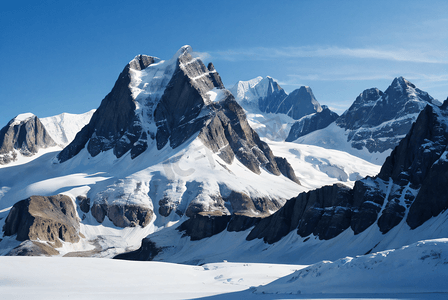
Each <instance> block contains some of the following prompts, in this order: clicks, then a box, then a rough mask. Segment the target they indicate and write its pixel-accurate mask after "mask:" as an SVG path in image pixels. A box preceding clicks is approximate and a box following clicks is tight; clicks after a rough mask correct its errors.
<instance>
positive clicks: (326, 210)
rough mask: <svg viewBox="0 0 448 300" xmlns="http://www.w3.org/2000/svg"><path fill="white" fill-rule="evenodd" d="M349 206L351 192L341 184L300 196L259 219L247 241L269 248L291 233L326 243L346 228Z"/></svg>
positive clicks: (351, 201)
mask: <svg viewBox="0 0 448 300" xmlns="http://www.w3.org/2000/svg"><path fill="white" fill-rule="evenodd" d="M352 203H353V193H352V191H351V190H350V188H348V187H346V186H344V185H341V184H336V185H333V186H325V187H322V188H320V189H317V190H314V191H310V192H307V193H302V194H300V195H298V196H297V197H296V198H292V199H290V200H289V201H287V202H286V204H285V205H284V206H283V207H282V208H280V209H279V210H278V211H277V212H275V213H274V214H273V215H271V216H269V217H267V218H264V219H262V220H261V221H260V222H259V223H258V224H257V225H256V226H255V227H254V229H252V231H251V232H250V234H249V235H248V236H247V240H253V239H255V238H263V240H264V241H265V242H267V243H269V244H272V243H275V242H277V241H279V240H280V239H281V238H282V237H284V236H286V235H287V234H288V233H289V232H291V231H293V230H294V229H297V232H298V234H299V235H301V236H303V237H305V236H308V235H310V234H311V233H313V234H314V235H316V236H319V238H320V239H330V238H332V237H334V236H336V235H338V234H339V233H341V232H342V231H344V230H345V229H347V228H348V227H349V226H350V215H351V213H350V212H347V209H346V208H351V205H352Z"/></svg>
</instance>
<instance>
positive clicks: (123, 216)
mask: <svg viewBox="0 0 448 300" xmlns="http://www.w3.org/2000/svg"><path fill="white" fill-rule="evenodd" d="M91 214H92V216H93V217H94V218H95V220H97V221H98V223H103V222H104V219H105V217H106V216H107V217H108V218H109V220H111V221H112V223H113V224H114V225H115V226H117V227H121V228H124V227H135V226H141V227H145V226H147V225H148V224H149V223H150V222H151V219H152V216H153V211H152V210H151V209H150V208H149V207H145V206H142V205H135V204H121V203H119V204H107V203H105V202H103V203H95V204H94V205H93V206H92V209H91Z"/></svg>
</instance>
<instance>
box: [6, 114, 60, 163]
mask: <svg viewBox="0 0 448 300" xmlns="http://www.w3.org/2000/svg"><path fill="white" fill-rule="evenodd" d="M52 146H56V143H55V142H54V141H53V139H52V138H51V136H50V135H49V134H48V132H47V131H46V129H45V127H44V126H43V125H42V123H41V122H40V120H39V118H38V117H36V116H35V115H33V114H30V113H27V114H21V115H18V116H17V117H15V118H14V119H12V120H11V121H9V123H8V124H7V125H6V126H5V127H3V128H2V129H1V130H0V164H2V165H3V164H7V163H10V162H12V161H15V160H16V159H17V155H18V154H20V155H23V156H32V155H34V154H36V153H37V152H38V151H39V149H42V148H48V147H52Z"/></svg>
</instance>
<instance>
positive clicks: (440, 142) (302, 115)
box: [0, 46, 448, 299]
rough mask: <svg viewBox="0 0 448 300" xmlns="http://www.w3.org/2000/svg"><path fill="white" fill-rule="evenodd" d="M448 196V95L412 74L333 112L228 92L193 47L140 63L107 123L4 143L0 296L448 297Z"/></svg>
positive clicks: (127, 70)
mask: <svg viewBox="0 0 448 300" xmlns="http://www.w3.org/2000/svg"><path fill="white" fill-rule="evenodd" d="M447 195H448V99H447V100H446V101H445V102H444V103H443V104H441V103H439V102H438V101H437V100H435V99H433V98H432V97H431V96H430V95H429V94H428V93H426V92H423V91H421V90H420V89H418V88H417V87H416V86H415V85H414V84H412V83H410V82H409V81H407V80H406V79H404V78H403V77H398V78H395V79H394V80H393V82H392V84H391V85H390V86H389V87H388V88H387V89H386V91H385V92H382V91H380V90H378V89H369V90H365V91H364V92H363V93H361V94H360V95H359V96H358V97H357V98H356V100H355V101H354V103H353V104H352V105H351V106H350V108H349V109H348V110H347V111H345V112H344V113H343V114H342V115H341V116H338V115H337V114H336V113H334V112H333V111H331V109H330V108H328V107H327V106H326V105H321V104H320V103H319V102H318V101H317V100H316V99H315V97H314V95H313V92H312V90H311V88H310V87H306V86H302V87H300V88H299V89H296V90H294V91H292V92H291V93H289V94H287V93H286V92H285V91H284V90H283V89H282V88H281V87H280V85H279V84H278V82H277V81H276V80H274V79H273V78H271V77H265V78H263V77H257V78H255V79H253V80H249V81H239V82H238V83H237V84H236V85H235V86H234V87H232V88H231V89H229V90H228V89H226V88H225V86H224V84H223V82H222V80H221V77H220V75H219V73H218V71H217V70H216V69H215V67H214V65H213V64H212V63H207V64H204V63H203V61H202V60H201V59H200V58H199V56H198V55H197V54H196V53H195V52H194V51H193V50H192V48H191V47H190V46H183V47H181V48H180V49H179V50H178V51H177V52H176V53H175V54H174V56H173V57H172V58H170V59H167V60H163V59H160V58H157V57H154V56H147V55H137V56H135V58H133V59H132V60H131V61H130V62H129V63H128V64H127V65H126V66H125V67H124V69H123V71H122V72H121V73H120V74H119V76H118V79H117V80H116V82H115V84H114V85H113V87H112V89H111V91H110V93H108V94H107V95H106V96H105V97H104V99H103V100H102V101H101V104H100V106H99V107H98V108H97V109H95V110H91V111H88V112H86V113H84V114H79V115H75V114H68V113H64V114H61V115H58V116H52V117H47V118H39V117H37V116H35V115H34V114H32V113H25V114H21V115H18V116H16V117H15V118H13V119H12V120H11V121H10V122H9V123H8V124H6V126H4V127H3V128H2V129H1V130H0V228H1V230H2V234H1V235H0V259H1V260H2V262H1V264H2V268H1V270H0V282H3V283H4V284H0V298H3V297H2V296H7V295H10V296H15V295H16V294H17V293H22V294H21V295H23V293H28V292H30V293H32V292H33V291H34V290H36V289H38V288H39V289H40V290H41V291H42V293H41V294H40V295H41V297H50V298H57V297H59V296H61V295H65V293H66V291H73V292H75V293H76V294H77V295H82V294H83V293H84V296H86V295H91V294H95V291H93V288H92V286H95V284H98V285H102V286H103V285H104V288H105V289H107V291H108V292H109V293H110V294H113V295H114V296H113V298H114V297H115V298H118V297H122V296H123V295H122V294H120V291H118V287H121V285H126V286H127V287H128V288H129V287H132V292H135V293H136V294H139V295H146V294H145V293H144V292H143V291H142V289H141V288H138V287H140V286H145V288H146V287H147V285H148V286H151V287H150V288H149V290H150V291H151V293H152V295H157V297H158V298H162V299H168V298H170V297H171V298H172V299H179V298H184V299H185V298H194V297H196V298H200V297H206V296H210V295H213V293H215V294H216V291H222V293H234V294H232V296H234V297H236V298H235V299H238V298H240V299H271V298H272V297H270V298H263V297H264V296H263V295H266V294H277V293H280V294H282V293H288V294H302V293H303V294H307V293H343V294H351V293H361V294H363V293H364V294H365V293H376V292H378V291H379V292H381V293H417V294H418V293H423V294H424V295H426V294H427V293H441V294H442V295H446V294H445V293H446V292H448V290H447V288H446V287H445V286H446V285H445V284H444V281H443V280H444V277H445V275H446V274H447V272H448V267H447V266H448V263H447V262H448V257H447V255H446V248H447V245H448V239H447V238H448V212H447V209H448V196H447ZM5 256H9V257H5ZM23 256H53V257H54V258H52V259H49V260H43V259H41V258H24V257H23ZM57 257H64V258H63V259H62V258H57ZM70 257H71V258H70ZM77 257H90V259H85V260H82V259H77ZM99 257H101V258H115V259H114V260H112V259H103V260H100V259H95V258H99ZM128 260H133V261H134V262H128ZM139 261H151V262H148V263H141V262H139ZM173 263H177V264H183V265H177V264H173ZM16 265H20V266H22V265H26V266H27V267H29V270H31V271H29V272H28V270H27V271H24V270H20V269H19V268H16V267H15V266H16ZM48 269H51V270H52V271H51V272H47V273H45V275H42V276H40V277H39V278H37V277H36V275H32V274H40V272H38V270H48ZM60 270H64V273H61V271H60ZM86 270H88V271H86ZM106 270H107V271H106ZM415 270H417V271H415ZM394 272H395V273H394ZM397 272H398V273H399V274H400V275H399V276H394V274H397ZM42 274H44V273H42ZM117 274H120V275H117ZM176 276H181V277H176ZM182 276H183V277H182ZM136 277H138V278H136ZM2 278H6V279H5V280H3V281H2ZM173 278H184V279H185V280H179V282H178V283H177V284H178V286H177V288H178V289H179V291H180V290H181V289H182V291H183V292H182V293H180V292H179V293H178V292H177V291H178V290H177V289H176V290H175V291H174V292H173V287H172V286H167V285H166V284H167V282H171V281H173ZM176 280H177V279H176ZM49 282H51V284H50V283H49ZM67 282H70V284H68V283H67ZM106 282H107V284H106ZM176 282H177V281H176ZM53 283H54V284H53ZM92 283H94V284H92ZM199 283H200V284H199ZM151 284H152V285H154V286H152V285H151ZM53 285H56V287H53V288H50V286H53ZM3 286H5V287H3ZM47 287H48V288H47ZM193 290H194V292H192V291H193ZM147 292H148V290H146V293H147ZM167 295H170V296H169V297H168V296H167ZM434 295H435V294H434ZM171 298H170V299H171ZM360 298H361V297H360ZM440 299H442V298H440Z"/></svg>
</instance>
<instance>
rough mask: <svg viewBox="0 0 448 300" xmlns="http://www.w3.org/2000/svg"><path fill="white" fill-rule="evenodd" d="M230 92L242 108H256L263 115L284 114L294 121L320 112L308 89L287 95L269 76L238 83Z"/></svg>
mask: <svg viewBox="0 0 448 300" xmlns="http://www.w3.org/2000/svg"><path fill="white" fill-rule="evenodd" d="M230 91H231V92H232V94H233V95H234V96H235V98H236V100H237V101H238V102H239V103H240V104H241V105H242V106H243V107H244V108H246V107H248V108H258V109H259V110H260V111H261V112H263V113H275V114H279V113H280V114H285V115H287V116H289V117H291V118H293V119H294V120H298V119H300V118H302V117H304V116H306V115H309V114H312V113H315V112H321V111H322V107H321V106H320V104H319V102H318V101H317V100H316V98H315V97H314V94H313V92H312V91H311V88H310V87H307V86H302V87H300V88H299V89H296V90H294V91H292V92H291V93H290V94H289V95H288V94H287V93H286V92H285V91H284V90H283V89H282V88H281V87H280V85H279V84H278V82H277V81H276V80H275V79H273V78H272V77H269V76H267V77H266V78H263V77H261V76H259V77H257V78H254V79H252V80H249V81H238V82H237V83H236V84H235V85H234V86H233V87H232V88H231V89H230Z"/></svg>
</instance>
